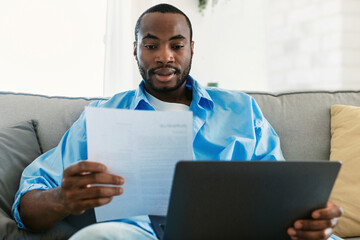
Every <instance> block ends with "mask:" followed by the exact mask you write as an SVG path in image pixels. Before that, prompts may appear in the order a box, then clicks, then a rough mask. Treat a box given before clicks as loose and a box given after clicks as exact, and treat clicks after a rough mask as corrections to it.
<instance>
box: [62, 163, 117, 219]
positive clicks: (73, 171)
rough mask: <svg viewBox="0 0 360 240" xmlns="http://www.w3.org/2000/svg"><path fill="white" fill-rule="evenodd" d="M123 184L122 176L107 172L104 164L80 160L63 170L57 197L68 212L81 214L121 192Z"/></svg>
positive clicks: (108, 200)
mask: <svg viewBox="0 0 360 240" xmlns="http://www.w3.org/2000/svg"><path fill="white" fill-rule="evenodd" d="M104 184H105V185H104ZM123 184H124V178H122V177H120V176H117V175H113V174H110V173H107V172H106V166H105V165H103V164H101V163H98V162H91V161H81V162H77V163H75V164H73V165H71V166H69V167H67V168H66V169H65V170H64V173H63V180H62V183H61V188H60V191H59V194H60V196H59V197H60V199H61V200H62V204H63V207H64V209H65V211H66V212H67V213H68V214H75V215H77V214H82V213H83V212H85V210H87V209H90V208H94V207H98V206H102V205H105V204H107V203H109V202H110V201H111V200H112V199H113V197H114V196H116V195H120V194H122V193H123V188H122V187H120V186H121V185H123ZM109 185H112V186H109Z"/></svg>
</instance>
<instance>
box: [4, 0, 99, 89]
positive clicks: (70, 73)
mask: <svg viewBox="0 0 360 240" xmlns="http://www.w3.org/2000/svg"><path fill="white" fill-rule="evenodd" d="M105 14H106V1H97V0H51V1H50V0H31V1H30V0H11V1H5V0H0V91H15V92H28V93H41V94H47V95H66V96H101V95H102V90H103V89H102V88H103V81H102V80H103V69H104V44H103V36H104V33H105V25H106V24H105Z"/></svg>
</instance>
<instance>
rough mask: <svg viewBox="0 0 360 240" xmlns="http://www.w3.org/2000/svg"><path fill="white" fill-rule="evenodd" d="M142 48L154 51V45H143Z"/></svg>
mask: <svg viewBox="0 0 360 240" xmlns="http://www.w3.org/2000/svg"><path fill="white" fill-rule="evenodd" d="M144 47H145V48H147V49H150V50H153V49H156V45H152V44H146V45H144Z"/></svg>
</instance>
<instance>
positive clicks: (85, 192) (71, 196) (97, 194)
mask: <svg viewBox="0 0 360 240" xmlns="http://www.w3.org/2000/svg"><path fill="white" fill-rule="evenodd" d="M123 191H124V190H123V189H122V188H120V187H89V188H84V189H80V190H78V191H71V192H70V191H68V192H66V193H65V194H66V198H67V199H68V200H69V201H71V202H72V201H81V200H89V199H96V198H99V199H101V198H110V197H113V196H117V195H120V194H122V193H123Z"/></svg>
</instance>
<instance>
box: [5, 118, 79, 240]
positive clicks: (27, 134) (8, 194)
mask: <svg viewBox="0 0 360 240" xmlns="http://www.w3.org/2000/svg"><path fill="white" fill-rule="evenodd" d="M40 154H41V148H40V145H39V142H38V139H37V135H36V131H35V122H34V121H25V122H20V123H18V124H16V125H14V126H12V127H7V128H2V129H0V239H29V240H32V239H34V240H35V239H36V240H45V239H68V238H69V237H70V236H71V235H72V234H73V233H74V232H75V231H76V229H75V228H74V227H73V226H71V225H69V224H68V223H67V222H65V221H61V222H60V223H58V224H57V225H56V226H55V227H53V228H52V229H50V230H49V231H46V232H41V233H36V232H27V231H23V230H20V229H18V228H17V225H16V223H15V220H14V219H13V218H12V215H11V208H12V204H13V202H14V197H15V194H16V192H17V190H18V187H19V183H20V177H21V174H22V171H23V169H24V168H25V167H26V166H27V165H28V164H30V163H31V162H32V161H33V160H34V159H35V158H37V157H38V156H39V155H40Z"/></svg>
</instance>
